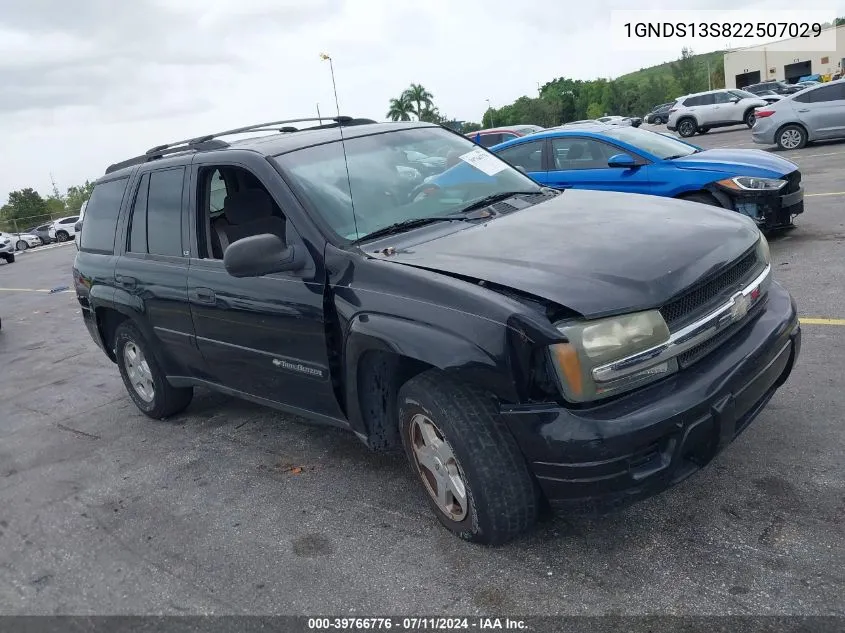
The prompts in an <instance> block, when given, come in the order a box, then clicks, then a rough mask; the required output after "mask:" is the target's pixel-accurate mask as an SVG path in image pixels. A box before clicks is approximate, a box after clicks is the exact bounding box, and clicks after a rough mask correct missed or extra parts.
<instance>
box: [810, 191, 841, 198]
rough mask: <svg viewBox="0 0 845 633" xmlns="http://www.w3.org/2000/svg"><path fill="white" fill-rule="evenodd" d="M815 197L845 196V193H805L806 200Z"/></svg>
mask: <svg viewBox="0 0 845 633" xmlns="http://www.w3.org/2000/svg"><path fill="white" fill-rule="evenodd" d="M813 196H845V191H828V192H827V193H805V194H804V197H805V198H811V197H813Z"/></svg>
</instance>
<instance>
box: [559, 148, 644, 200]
mask: <svg viewBox="0 0 845 633" xmlns="http://www.w3.org/2000/svg"><path fill="white" fill-rule="evenodd" d="M549 153H550V156H549V159H548V171H547V172H546V174H545V176H544V177H543V179H542V182H543V184H547V185H548V186H550V187H556V188H560V187H565V186H571V187H574V188H576V189H601V190H607V191H627V192H630V193H648V192H649V189H650V186H649V185H650V183H649V167H648V165H647V162H648V161H646V160H645V159H644V158H643V157H642V156H639V155H637V154H634V153H633V152H629V151H627V150H624V149H621V148H620V147H618V146H616V145H613V144H611V143H607V142H605V141H601V140H599V139H596V138H593V137H589V136H563V137H557V138H552V139H550V147H549ZM617 154H627V155H628V156H630V157H631V158H633V159H634V161H635V163H636V165H637V166H636V167H633V168H626V167H610V166H609V165H608V164H607V163H608V160H609V159H610V158H611V157H612V156H615V155H617Z"/></svg>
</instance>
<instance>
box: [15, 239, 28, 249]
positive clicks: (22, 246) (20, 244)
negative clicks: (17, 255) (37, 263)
mask: <svg viewBox="0 0 845 633" xmlns="http://www.w3.org/2000/svg"><path fill="white" fill-rule="evenodd" d="M15 248H17V249H18V250H19V251H25V250H26V249H28V248H29V244H27V243H26V242H24V241H23V240H18V243H17V244H15Z"/></svg>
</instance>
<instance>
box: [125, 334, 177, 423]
mask: <svg viewBox="0 0 845 633" xmlns="http://www.w3.org/2000/svg"><path fill="white" fill-rule="evenodd" d="M114 349H115V357H116V358H117V366H118V369H119V370H120V377H121V378H123V384H124V386H125V387H126V391H127V392H129V397H130V398H132V401H133V402H134V403H135V406H137V407H138V408H139V409H140V410H141V412H142V413H144V414H145V415H148V416H149V417H151V418H154V419H156V420H161V419H164V418H167V417H170V416H172V415H175V414H177V413H179V412H181V411H184V410H185V408H186V407H187V406H188V405H189V404H190V403H191V399H192V398H193V396H194V390H193V389H192V388H191V387H187V388H176V387H173V386H172V385H171V384H170V383H168V382H167V378H165V373H164V371H163V370H162V368H161V366H160V365H159V364H158V361H157V360H156V358H155V356H154V355H153V352H152V349H151V346H150V345H149V344H148V343H147V341H146V339H145V338H144V336H143V334H141V331H140V330H139V329H138V327H137V326H136V325H135V324H134V323H132V322H131V321H124V322H123V323H121V324H120V325H119V326H118V328H117V331H116V332H115V335H114Z"/></svg>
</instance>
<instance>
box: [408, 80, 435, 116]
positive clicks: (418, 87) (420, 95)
mask: <svg viewBox="0 0 845 633" xmlns="http://www.w3.org/2000/svg"><path fill="white" fill-rule="evenodd" d="M402 96H403V97H405V98H406V99H407V100H408V101H410V102H411V103H413V104H414V106H415V107H414V114H416V115H417V118H419V117H420V115H421V114H422V113H423V112H425V111H426V110H429V109H431V106H432V105H433V103H434V95H433V94H431V93H430V92H429V91H428V90H426V89H425V87H424V86H423V85H422V84H411V85H410V86H408V89H407V90H406V91H405V92H404V93H403V94H402Z"/></svg>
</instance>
